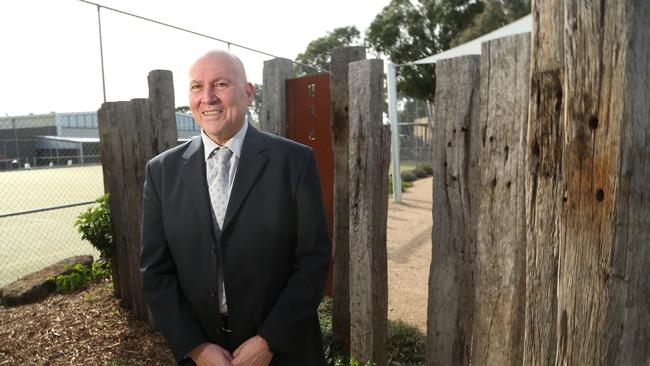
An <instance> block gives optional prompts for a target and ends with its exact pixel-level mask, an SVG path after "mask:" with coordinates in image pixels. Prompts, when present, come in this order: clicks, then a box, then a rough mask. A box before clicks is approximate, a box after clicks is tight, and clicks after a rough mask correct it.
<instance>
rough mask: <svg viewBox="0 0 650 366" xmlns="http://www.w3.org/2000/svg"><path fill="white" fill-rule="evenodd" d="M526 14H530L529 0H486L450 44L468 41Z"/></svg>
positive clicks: (455, 44) (454, 44)
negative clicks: (479, 10)
mask: <svg viewBox="0 0 650 366" xmlns="http://www.w3.org/2000/svg"><path fill="white" fill-rule="evenodd" d="M526 14H530V0H487V1H485V9H484V10H483V12H481V13H480V14H479V15H477V16H476V18H475V19H474V22H473V24H472V25H471V26H470V27H469V28H467V29H465V30H463V32H462V33H461V34H460V36H459V37H457V38H456V39H455V40H454V41H453V42H452V46H457V45H459V44H463V43H465V42H469V41H471V40H473V39H475V38H478V37H480V36H482V35H484V34H487V33H489V32H492V31H493V30H495V29H497V28H499V27H502V26H504V25H506V24H508V23H510V22H513V21H515V20H517V19H519V18H521V17H523V16H524V15H526Z"/></svg>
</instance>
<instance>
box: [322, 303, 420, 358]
mask: <svg viewBox="0 0 650 366" xmlns="http://www.w3.org/2000/svg"><path fill="white" fill-rule="evenodd" d="M318 319H319V321H320V325H321V333H322V335H323V344H324V345H325V357H326V358H327V364H328V365H330V366H372V365H374V363H372V362H367V363H366V364H364V365H361V364H359V361H357V360H355V359H354V358H352V359H350V358H349V355H347V354H344V353H343V352H342V351H341V350H340V349H337V348H336V346H335V345H333V344H332V343H333V342H332V299H331V298H330V297H325V298H323V301H321V303H320V305H319V307H318ZM425 344H426V337H425V335H424V334H422V333H421V332H420V330H419V329H417V328H416V327H414V326H412V325H409V324H406V323H404V322H402V321H396V322H395V321H392V320H389V321H388V364H389V365H401V366H419V365H424V349H425Z"/></svg>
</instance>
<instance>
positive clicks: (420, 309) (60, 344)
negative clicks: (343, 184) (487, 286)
mask: <svg viewBox="0 0 650 366" xmlns="http://www.w3.org/2000/svg"><path fill="white" fill-rule="evenodd" d="M431 192H432V179H431V178H425V179H420V180H418V181H416V182H414V184H413V187H411V188H409V190H408V191H407V192H405V193H403V194H402V202H401V203H395V202H393V201H392V197H391V198H390V199H389V208H388V233H387V237H388V292H389V295H388V317H389V319H392V320H402V321H404V322H406V323H409V324H412V325H415V326H417V327H418V328H419V329H420V330H422V331H423V332H425V330H426V311H427V283H428V278H429V275H428V274H429V264H430V262H431V223H432V220H431V197H432V196H431ZM112 292H113V290H112V284H111V283H110V282H108V281H105V282H100V283H95V284H92V285H90V286H89V287H88V288H87V289H86V290H84V291H80V292H74V293H68V294H56V295H53V296H50V297H49V298H47V299H46V300H43V301H41V302H39V303H35V304H29V305H23V306H19V307H14V308H0V366H4V365H114V366H118V365H171V363H172V356H171V353H170V352H169V350H168V349H167V347H166V345H165V342H164V340H163V338H162V337H161V336H160V334H159V333H155V332H153V331H151V329H150V328H149V326H148V324H146V323H144V322H141V321H138V320H135V319H134V318H133V317H132V316H131V315H130V313H129V312H128V311H125V310H123V309H122V308H121V307H120V305H119V301H118V300H117V299H115V298H114V297H113V296H112Z"/></svg>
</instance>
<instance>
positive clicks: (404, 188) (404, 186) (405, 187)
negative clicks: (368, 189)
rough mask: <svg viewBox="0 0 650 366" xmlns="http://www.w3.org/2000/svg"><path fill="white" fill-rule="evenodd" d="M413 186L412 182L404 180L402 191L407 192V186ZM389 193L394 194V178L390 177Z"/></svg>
mask: <svg viewBox="0 0 650 366" xmlns="http://www.w3.org/2000/svg"><path fill="white" fill-rule="evenodd" d="M411 187H413V183H412V182H405V181H402V192H406V189H407V188H411ZM388 194H393V179H392V178H391V177H388Z"/></svg>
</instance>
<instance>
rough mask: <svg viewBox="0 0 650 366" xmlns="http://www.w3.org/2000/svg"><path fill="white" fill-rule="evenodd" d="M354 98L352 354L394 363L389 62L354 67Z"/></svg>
mask: <svg viewBox="0 0 650 366" xmlns="http://www.w3.org/2000/svg"><path fill="white" fill-rule="evenodd" d="M349 68H350V69H349V85H350V86H349V95H350V109H349V116H350V145H349V149H350V354H351V356H353V357H356V358H357V359H358V360H360V361H361V362H362V363H363V362H366V361H367V360H370V359H371V360H373V361H374V362H375V363H376V365H377V366H385V365H386V364H387V362H388V352H387V346H388V345H387V342H388V340H387V316H388V277H387V256H386V221H387V219H388V160H389V156H390V154H389V149H390V143H389V141H390V139H389V138H388V135H389V134H388V133H387V132H386V129H385V128H383V127H382V106H383V102H384V98H383V95H382V94H383V78H384V72H383V62H382V61H381V60H363V61H356V62H353V63H350V65H349Z"/></svg>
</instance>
